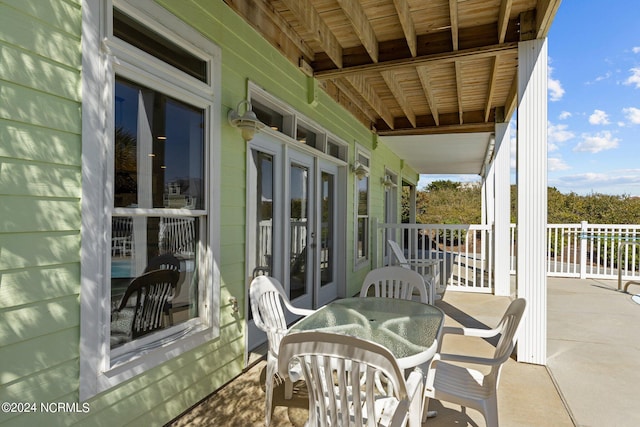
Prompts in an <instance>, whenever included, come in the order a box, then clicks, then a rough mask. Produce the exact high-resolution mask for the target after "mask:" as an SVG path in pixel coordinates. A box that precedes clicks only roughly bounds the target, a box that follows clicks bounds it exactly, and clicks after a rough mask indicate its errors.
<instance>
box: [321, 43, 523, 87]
mask: <svg viewBox="0 0 640 427" xmlns="http://www.w3.org/2000/svg"><path fill="white" fill-rule="evenodd" d="M517 49H518V42H510V43H502V44H498V45H490V46H482V47H475V48H471V49H464V50H458V51H455V52H443V53H435V54H433V55H424V56H418V57H415V58H405V59H396V60H392V61H385V62H379V63H377V64H365V65H355V66H353V67H346V68H343V69H341V70H326V71H318V72H316V73H315V74H314V76H315V77H316V78H317V79H318V80H327V79H334V78H336V77H345V76H351V75H357V74H369V73H373V74H375V73H381V72H383V71H391V70H398V69H403V68H407V67H419V66H423V65H430V64H442V63H450V62H455V61H457V60H463V59H467V58H469V59H478V58H487V57H492V56H495V55H498V54H500V53H503V52H509V51H514V50H517Z"/></svg>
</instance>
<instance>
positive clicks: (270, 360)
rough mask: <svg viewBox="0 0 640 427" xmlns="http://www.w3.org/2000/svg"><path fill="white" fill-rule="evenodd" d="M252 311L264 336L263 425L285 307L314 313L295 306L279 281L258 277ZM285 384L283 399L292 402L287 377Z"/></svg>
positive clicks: (251, 291)
mask: <svg viewBox="0 0 640 427" xmlns="http://www.w3.org/2000/svg"><path fill="white" fill-rule="evenodd" d="M249 299H250V301H251V311H252V312H253V320H254V322H255V324H256V327H257V328H258V329H260V330H262V331H264V332H266V334H267V340H268V345H269V348H268V351H267V378H266V384H265V394H266V399H265V425H267V426H268V425H269V424H270V423H271V411H272V408H271V406H272V405H271V404H272V400H273V379H274V376H275V375H276V374H277V368H278V366H277V365H278V350H279V348H280V340H281V339H282V337H283V336H284V335H285V334H286V333H287V332H288V327H287V320H286V317H285V310H284V309H283V305H284V308H285V309H286V310H287V311H288V312H290V313H292V314H295V315H298V316H308V315H309V314H311V313H313V312H314V311H313V310H307V309H302V308H297V307H294V306H293V305H292V304H291V303H290V302H289V298H288V297H287V294H286V293H285V292H284V289H283V288H282V285H281V284H280V282H278V280H276V279H274V278H273V277H269V276H257V277H256V278H255V279H253V281H252V282H251V286H250V288H249ZM284 381H285V399H291V395H292V393H293V384H292V383H291V381H290V380H289V378H288V377H287V376H285V377H284Z"/></svg>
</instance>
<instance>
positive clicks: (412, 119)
mask: <svg viewBox="0 0 640 427" xmlns="http://www.w3.org/2000/svg"><path fill="white" fill-rule="evenodd" d="M382 78H383V79H384V81H385V83H386V84H387V86H389V90H391V93H392V94H393V96H394V97H395V98H396V101H398V104H399V105H400V108H402V111H403V112H404V115H405V116H406V117H407V119H408V120H409V123H411V125H412V126H413V127H416V113H414V112H413V108H411V105H410V104H409V102H408V101H407V97H406V96H405V94H404V90H402V87H401V86H400V82H398V79H396V78H395V75H394V73H393V72H391V71H383V72H382Z"/></svg>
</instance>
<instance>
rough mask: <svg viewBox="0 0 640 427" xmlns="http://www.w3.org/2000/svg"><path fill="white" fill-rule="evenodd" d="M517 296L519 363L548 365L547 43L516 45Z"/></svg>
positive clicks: (545, 40)
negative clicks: (523, 304) (520, 305)
mask: <svg viewBox="0 0 640 427" xmlns="http://www.w3.org/2000/svg"><path fill="white" fill-rule="evenodd" d="M517 148H518V155H517V168H518V169H517V183H518V237H517V240H518V243H517V247H518V252H517V257H518V261H517V276H516V278H517V284H518V297H523V298H526V300H527V311H526V315H525V318H524V322H523V325H522V329H521V331H520V337H519V339H518V360H519V361H521V362H528V363H535V364H539V365H545V364H546V362H547V275H546V268H545V257H546V251H545V240H546V228H547V39H546V38H545V39H542V40H530V41H524V42H520V43H519V45H518V147H517Z"/></svg>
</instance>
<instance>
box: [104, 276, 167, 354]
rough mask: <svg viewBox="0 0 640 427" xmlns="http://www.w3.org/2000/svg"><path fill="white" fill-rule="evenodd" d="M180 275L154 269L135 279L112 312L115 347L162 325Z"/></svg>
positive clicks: (112, 338) (112, 343)
mask: <svg viewBox="0 0 640 427" xmlns="http://www.w3.org/2000/svg"><path fill="white" fill-rule="evenodd" d="M179 276H180V275H179V273H178V272H177V271H172V270H154V271H150V272H148V273H144V274H143V275H141V276H138V277H136V278H135V279H133V281H132V282H131V283H130V284H129V287H128V288H127V290H126V292H125V294H124V296H123V297H122V300H121V301H120V304H119V306H118V308H117V309H116V310H114V312H113V313H112V314H111V316H112V320H111V345H112V347H113V346H114V345H118V344H121V343H123V342H127V341H131V340H134V339H136V338H138V337H141V336H144V335H147V334H150V333H152V332H154V331H157V330H158V329H162V328H163V326H164V325H163V322H162V317H163V314H164V308H165V305H166V303H167V299H168V298H169V296H170V295H172V294H173V293H174V292H175V288H176V285H177V283H178V278H179Z"/></svg>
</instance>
